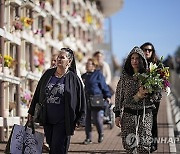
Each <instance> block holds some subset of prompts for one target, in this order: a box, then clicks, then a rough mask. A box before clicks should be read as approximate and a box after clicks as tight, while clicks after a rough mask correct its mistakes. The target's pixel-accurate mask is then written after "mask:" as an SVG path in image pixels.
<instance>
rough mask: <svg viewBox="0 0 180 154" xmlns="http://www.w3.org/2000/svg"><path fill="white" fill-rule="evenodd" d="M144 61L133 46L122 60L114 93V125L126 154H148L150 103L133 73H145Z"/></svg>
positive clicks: (152, 104) (151, 118)
mask: <svg viewBox="0 0 180 154" xmlns="http://www.w3.org/2000/svg"><path fill="white" fill-rule="evenodd" d="M146 69H147V61H146V58H145V55H144V53H143V51H142V50H141V49H140V48H139V47H137V46H136V47H134V48H133V49H132V50H131V52H130V53H129V55H128V57H127V58H126V61H125V64H124V68H123V71H122V75H121V76H120V79H119V82H118V84H117V88H116V93H115V107H114V109H113V110H114V113H115V124H116V126H118V127H121V136H122V143H123V147H124V149H125V150H126V152H127V153H129V154H132V153H139V154H149V152H150V145H151V136H152V134H151V128H152V120H153V115H152V110H153V109H155V105H154V102H152V101H150V97H151V96H150V94H149V93H148V90H147V89H145V88H144V87H143V86H142V85H140V82H139V80H138V78H137V77H136V76H135V75H134V74H135V73H145V72H146Z"/></svg>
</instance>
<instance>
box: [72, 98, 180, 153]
mask: <svg viewBox="0 0 180 154" xmlns="http://www.w3.org/2000/svg"><path fill="white" fill-rule="evenodd" d="M168 104H169V103H168V102H167V100H166V96H163V99H162V101H161V105H160V111H159V115H158V131H159V144H158V150H157V151H156V152H154V153H157V154H170V153H172V154H175V153H178V152H176V151H175V149H174V148H175V146H174V144H173V143H172V142H171V139H174V137H173V136H172V135H173V134H171V131H172V129H173V125H172V120H171V119H169V120H168V116H170V115H169V113H168V110H167V107H168V109H170V108H169V106H168ZM104 129H105V131H104V134H105V137H104V141H103V143H101V144H98V142H97V138H98V134H97V132H96V130H95V129H94V131H93V139H92V141H93V143H92V144H90V145H83V144H82V142H83V140H84V139H85V133H84V130H83V129H80V130H77V131H76V132H75V135H74V136H73V137H72V139H71V145H70V149H69V154H78V153H79V154H84V153H89V154H112V153H113V154H123V153H125V151H124V149H123V147H122V142H121V137H120V136H119V134H120V129H119V128H117V127H114V128H113V129H112V130H110V129H109V128H108V126H107V125H105V126H104ZM179 153H180V152H179Z"/></svg>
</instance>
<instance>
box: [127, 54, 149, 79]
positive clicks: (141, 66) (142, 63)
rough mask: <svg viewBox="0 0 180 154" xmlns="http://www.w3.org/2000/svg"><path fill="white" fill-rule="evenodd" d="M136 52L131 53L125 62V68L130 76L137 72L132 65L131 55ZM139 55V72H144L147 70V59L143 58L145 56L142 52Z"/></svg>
mask: <svg viewBox="0 0 180 154" xmlns="http://www.w3.org/2000/svg"><path fill="white" fill-rule="evenodd" d="M134 53H136V52H134ZM134 53H132V54H131V55H129V56H128V58H127V60H126V62H125V64H124V70H125V72H126V73H127V74H128V75H130V76H133V74H134V73H135V72H134V69H133V67H132V65H131V56H132V55H133V54H134ZM137 54H138V53H137ZM138 55H139V73H144V72H146V62H145V60H143V58H142V56H141V55H140V54H138Z"/></svg>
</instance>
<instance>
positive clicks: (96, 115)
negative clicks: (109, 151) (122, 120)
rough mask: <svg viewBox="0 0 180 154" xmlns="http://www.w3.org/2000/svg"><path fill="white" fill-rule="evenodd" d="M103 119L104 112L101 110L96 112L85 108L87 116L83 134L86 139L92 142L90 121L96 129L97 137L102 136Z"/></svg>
mask: <svg viewBox="0 0 180 154" xmlns="http://www.w3.org/2000/svg"><path fill="white" fill-rule="evenodd" d="M103 117H104V111H103V110H98V109H97V110H96V109H93V110H92V109H90V108H87V114H86V125H85V132H86V138H87V139H91V140H92V128H91V124H92V120H93V123H94V124H95V126H96V128H97V132H98V134H99V135H102V134H103Z"/></svg>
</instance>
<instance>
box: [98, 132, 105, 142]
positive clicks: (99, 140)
mask: <svg viewBox="0 0 180 154" xmlns="http://www.w3.org/2000/svg"><path fill="white" fill-rule="evenodd" d="M103 139H104V134H101V135H99V137H98V143H101V142H102V141H103Z"/></svg>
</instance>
